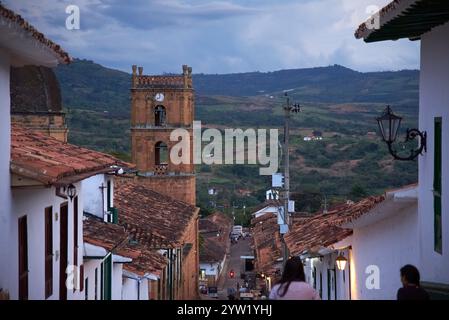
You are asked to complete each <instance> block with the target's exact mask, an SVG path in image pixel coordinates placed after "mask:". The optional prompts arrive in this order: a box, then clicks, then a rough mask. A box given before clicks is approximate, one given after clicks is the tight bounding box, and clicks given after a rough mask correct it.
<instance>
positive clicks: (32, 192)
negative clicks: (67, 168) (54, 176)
mask: <svg viewBox="0 0 449 320" xmlns="http://www.w3.org/2000/svg"><path fill="white" fill-rule="evenodd" d="M75 187H76V188H77V190H80V187H81V184H80V183H76V184H75ZM12 199H13V208H12V214H11V217H12V230H11V238H10V239H9V242H8V245H9V246H10V247H11V251H12V252H11V255H10V256H9V258H8V259H7V261H8V269H7V270H6V274H7V275H8V277H10V278H11V279H12V285H11V287H10V294H11V299H18V227H17V226H18V218H19V217H22V216H24V215H26V216H27V226H28V269H29V274H28V281H29V282H28V287H29V299H30V300H44V299H45V283H44V282H45V208H47V207H50V206H52V207H53V254H54V256H53V295H52V296H50V298H49V300H54V299H59V272H60V271H59V253H60V237H59V236H60V227H59V226H60V225H59V223H60V205H61V204H62V203H64V202H68V221H67V222H68V233H67V236H68V250H67V254H68V265H72V264H73V262H74V253H73V245H74V234H73V230H74V228H73V223H74V221H73V203H72V202H71V201H70V200H67V199H63V198H61V197H58V196H56V190H55V188H54V187H50V188H27V189H13V191H12ZM78 201H79V202H78V207H79V214H78V232H79V233H78V243H79V249H78V265H80V264H81V263H82V261H83V256H82V220H81V218H82V214H81V208H82V204H83V202H82V197H81V196H79V197H78ZM67 297H68V299H80V298H81V297H82V295H81V294H80V292H79V290H76V291H75V293H74V292H73V290H67Z"/></svg>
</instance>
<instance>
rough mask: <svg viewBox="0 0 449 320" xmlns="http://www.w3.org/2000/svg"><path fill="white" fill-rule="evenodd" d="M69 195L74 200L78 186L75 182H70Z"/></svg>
mask: <svg viewBox="0 0 449 320" xmlns="http://www.w3.org/2000/svg"><path fill="white" fill-rule="evenodd" d="M67 196H68V197H69V198H70V200H73V198H74V197H75V196H76V187H75V186H74V185H73V184H70V185H69V186H68V187H67Z"/></svg>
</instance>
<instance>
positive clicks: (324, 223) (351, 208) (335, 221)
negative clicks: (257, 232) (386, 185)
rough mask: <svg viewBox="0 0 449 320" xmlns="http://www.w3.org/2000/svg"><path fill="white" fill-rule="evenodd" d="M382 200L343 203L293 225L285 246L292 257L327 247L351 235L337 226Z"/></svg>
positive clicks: (348, 231)
mask: <svg viewBox="0 0 449 320" xmlns="http://www.w3.org/2000/svg"><path fill="white" fill-rule="evenodd" d="M383 200H384V197H383V196H378V197H368V198H365V199H363V200H361V201H359V202H357V203H345V204H341V205H338V206H335V207H333V208H331V209H330V210H329V211H328V212H327V213H320V214H318V215H316V216H314V217H312V218H309V219H305V220H302V221H300V222H299V223H297V224H294V225H293V227H292V230H291V231H290V232H289V233H288V234H286V235H285V241H286V243H287V246H288V248H289V250H290V252H291V254H293V255H299V254H302V253H303V252H305V251H315V250H318V249H320V248H322V247H328V246H330V245H332V244H334V243H336V242H339V241H341V240H343V239H344V238H346V237H348V236H350V235H351V234H352V230H348V229H343V228H340V227H339V225H341V224H343V223H345V222H348V221H351V220H353V219H356V218H358V217H360V216H361V215H363V214H364V213H366V212H368V211H370V210H371V209H372V208H373V207H374V206H375V205H377V204H378V203H380V202H381V201H383Z"/></svg>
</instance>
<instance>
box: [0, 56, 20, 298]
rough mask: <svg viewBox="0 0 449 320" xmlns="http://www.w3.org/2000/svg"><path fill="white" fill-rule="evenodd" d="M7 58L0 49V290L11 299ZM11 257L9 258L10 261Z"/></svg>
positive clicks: (14, 264) (12, 262)
mask: <svg viewBox="0 0 449 320" xmlns="http://www.w3.org/2000/svg"><path fill="white" fill-rule="evenodd" d="M9 70H10V63H9V56H8V55H7V54H6V52H5V51H4V50H3V49H1V48H0V111H1V112H2V116H1V117H0V150H2V152H1V154H0V177H1V179H0V203H1V205H0V288H4V289H9V290H10V294H11V295H12V296H14V297H15V296H17V288H15V284H16V279H17V277H15V278H14V277H12V274H11V270H12V269H14V270H17V259H14V257H16V255H15V250H13V249H14V247H13V246H11V243H12V241H13V236H14V235H13V232H12V229H13V225H12V222H11V219H12V217H11V188H10V175H9V162H10V152H9V150H10V149H11V142H10V141H11V133H10V130H11V125H10V121H11V116H10V108H11V106H10V93H9V92H10V91H9V81H10V76H9ZM10 257H11V258H10Z"/></svg>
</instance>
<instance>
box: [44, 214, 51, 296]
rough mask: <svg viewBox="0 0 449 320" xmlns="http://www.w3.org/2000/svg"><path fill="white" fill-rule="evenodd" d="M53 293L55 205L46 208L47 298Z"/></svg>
mask: <svg viewBox="0 0 449 320" xmlns="http://www.w3.org/2000/svg"><path fill="white" fill-rule="evenodd" d="M52 294H53V207H48V208H45V299H48V298H49V297H50V296H51V295H52Z"/></svg>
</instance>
